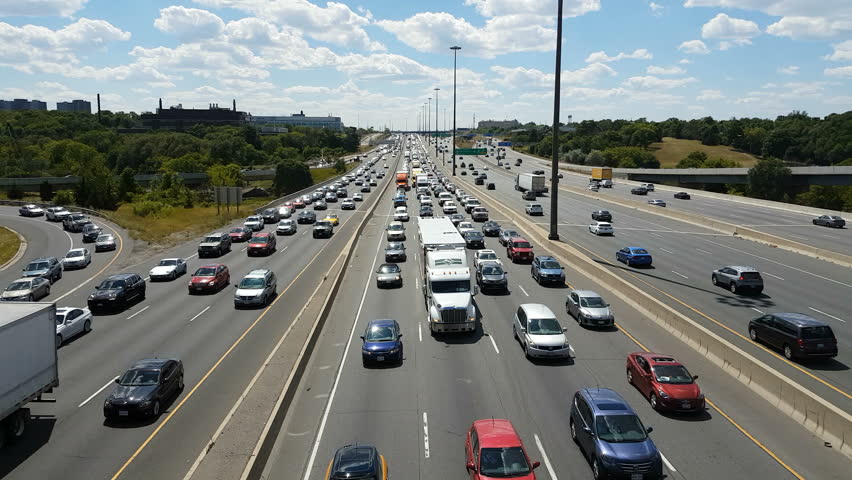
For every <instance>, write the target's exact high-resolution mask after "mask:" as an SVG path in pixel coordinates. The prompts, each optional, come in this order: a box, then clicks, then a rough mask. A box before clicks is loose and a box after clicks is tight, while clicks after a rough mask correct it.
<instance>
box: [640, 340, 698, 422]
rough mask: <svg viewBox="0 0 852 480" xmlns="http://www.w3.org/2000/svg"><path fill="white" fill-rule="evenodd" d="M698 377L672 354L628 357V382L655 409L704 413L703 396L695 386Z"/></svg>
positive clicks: (696, 385) (644, 354) (643, 353)
mask: <svg viewBox="0 0 852 480" xmlns="http://www.w3.org/2000/svg"><path fill="white" fill-rule="evenodd" d="M697 378H698V376H692V375H691V374H690V373H689V371H688V370H687V369H686V367H684V366H683V365H682V364H681V363H680V362H678V361H677V360H675V359H674V358H672V357H671V356H669V355H663V354H661V353H649V352H637V353H631V354H630V355H628V356H627V382H628V383H630V384H631V385H633V386H634V387H636V388H637V389H638V390H639V391H640V392H641V393H642V396H643V397H645V398H647V399H648V401H649V402H651V407H653V408H654V410H664V411H673V412H703V411H704V394H703V393H701V388H700V387H699V386H698V384H697V383H695V380H696V379H697Z"/></svg>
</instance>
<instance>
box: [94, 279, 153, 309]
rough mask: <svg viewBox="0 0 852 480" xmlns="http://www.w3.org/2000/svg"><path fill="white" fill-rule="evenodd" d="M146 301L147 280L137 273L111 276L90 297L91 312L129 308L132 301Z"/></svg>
mask: <svg viewBox="0 0 852 480" xmlns="http://www.w3.org/2000/svg"><path fill="white" fill-rule="evenodd" d="M137 298H138V299H140V300H145V280H143V279H142V277H140V276H139V275H138V274H136V273H119V274H116V275H110V276H109V277H107V278H105V279H104V280H103V281H101V283H100V284H99V285H98V286H96V287H95V291H94V292H93V293H91V294H90V295H89V299H88V305H89V310H91V311H93V312H94V311H96V310H104V309H109V308H121V309H124V308H127V307H128V306H129V305H130V301H131V300H135V299H137Z"/></svg>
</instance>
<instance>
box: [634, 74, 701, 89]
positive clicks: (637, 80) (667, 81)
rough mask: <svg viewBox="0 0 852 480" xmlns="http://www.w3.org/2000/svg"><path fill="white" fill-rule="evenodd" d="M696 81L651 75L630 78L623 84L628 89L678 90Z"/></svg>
mask: <svg viewBox="0 0 852 480" xmlns="http://www.w3.org/2000/svg"><path fill="white" fill-rule="evenodd" d="M697 81H698V80H697V79H696V78H694V77H686V78H659V77H654V76H651V75H648V76H644V77H630V78H628V79H627V81H625V82H624V84H625V85H626V86H628V87H632V88H642V89H645V88H648V89H668V88H678V87H683V86H685V85H688V84H690V83H694V82H697Z"/></svg>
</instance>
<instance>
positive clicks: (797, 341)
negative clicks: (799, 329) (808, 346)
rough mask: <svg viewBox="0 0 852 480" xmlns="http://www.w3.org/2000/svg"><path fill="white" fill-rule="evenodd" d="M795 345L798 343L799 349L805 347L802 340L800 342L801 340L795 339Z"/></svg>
mask: <svg viewBox="0 0 852 480" xmlns="http://www.w3.org/2000/svg"><path fill="white" fill-rule="evenodd" d="M796 343H798V344H799V347H804V346H805V341H804V340H802V339H801V338H797V339H796Z"/></svg>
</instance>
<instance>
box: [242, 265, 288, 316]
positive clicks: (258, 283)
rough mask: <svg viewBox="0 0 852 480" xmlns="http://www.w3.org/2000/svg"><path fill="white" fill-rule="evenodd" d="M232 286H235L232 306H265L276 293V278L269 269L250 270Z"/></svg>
mask: <svg viewBox="0 0 852 480" xmlns="http://www.w3.org/2000/svg"><path fill="white" fill-rule="evenodd" d="M234 286H235V287H236V288H237V291H236V292H234V308H239V307H243V306H249V305H251V306H261V307H265V306H266V305H269V302H270V301H271V300H272V299H273V298H274V297H275V295H276V289H277V287H278V279H276V278H275V274H274V273H272V271H271V270H264V269H261V270H252V271H251V272H249V274H248V275H246V276H245V277H243V279H242V280H240V283H239V284H237V285H234Z"/></svg>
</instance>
